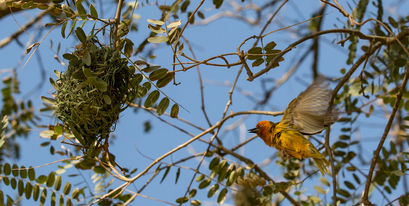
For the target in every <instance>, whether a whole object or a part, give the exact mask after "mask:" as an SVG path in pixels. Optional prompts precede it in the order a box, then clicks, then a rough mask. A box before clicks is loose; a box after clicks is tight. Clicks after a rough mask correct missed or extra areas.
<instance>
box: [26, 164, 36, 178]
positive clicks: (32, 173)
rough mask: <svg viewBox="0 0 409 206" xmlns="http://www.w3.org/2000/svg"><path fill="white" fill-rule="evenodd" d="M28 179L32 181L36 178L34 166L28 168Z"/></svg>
mask: <svg viewBox="0 0 409 206" xmlns="http://www.w3.org/2000/svg"><path fill="white" fill-rule="evenodd" d="M28 179H29V180H30V181H34V180H35V179H36V173H35V170H34V168H32V167H29V168H28Z"/></svg>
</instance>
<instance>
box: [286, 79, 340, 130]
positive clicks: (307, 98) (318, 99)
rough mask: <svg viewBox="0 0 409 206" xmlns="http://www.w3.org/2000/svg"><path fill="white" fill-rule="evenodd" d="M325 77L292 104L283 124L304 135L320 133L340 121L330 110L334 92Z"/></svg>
mask: <svg viewBox="0 0 409 206" xmlns="http://www.w3.org/2000/svg"><path fill="white" fill-rule="evenodd" d="M328 86H329V82H327V81H325V77H324V76H318V77H317V78H316V79H315V80H314V82H313V83H312V84H311V85H310V86H309V87H308V88H307V89H306V90H305V91H304V92H301V94H300V95H299V96H298V97H297V98H295V99H293V101H291V102H290V104H289V105H288V107H287V109H286V110H285V112H284V116H283V118H282V119H281V123H283V124H286V125H289V126H290V127H292V128H294V129H297V130H298V131H299V132H301V133H302V134H317V133H320V132H321V131H322V130H323V129H324V127H325V126H328V125H331V124H333V123H334V122H336V121H337V119H338V113H337V112H336V111H333V109H332V108H329V101H330V100H331V95H332V91H331V89H329V88H328Z"/></svg>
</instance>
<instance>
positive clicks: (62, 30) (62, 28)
mask: <svg viewBox="0 0 409 206" xmlns="http://www.w3.org/2000/svg"><path fill="white" fill-rule="evenodd" d="M67 24H68V21H65V22H64V24H63V25H62V27H61V36H62V38H64V39H65V27H67Z"/></svg>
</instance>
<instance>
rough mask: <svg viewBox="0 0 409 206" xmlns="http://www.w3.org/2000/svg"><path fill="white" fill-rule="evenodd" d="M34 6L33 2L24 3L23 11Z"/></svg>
mask: <svg viewBox="0 0 409 206" xmlns="http://www.w3.org/2000/svg"><path fill="white" fill-rule="evenodd" d="M33 4H34V2H33V1H29V2H26V3H23V4H22V5H21V9H28V8H29V7H30V6H32V5H33Z"/></svg>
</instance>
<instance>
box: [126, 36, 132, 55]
mask: <svg viewBox="0 0 409 206" xmlns="http://www.w3.org/2000/svg"><path fill="white" fill-rule="evenodd" d="M132 53H133V42H132V41H131V40H129V39H126V42H125V47H124V54H125V56H126V57H128V58H130V57H131V56H132Z"/></svg>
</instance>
